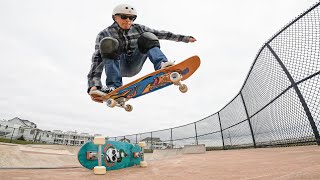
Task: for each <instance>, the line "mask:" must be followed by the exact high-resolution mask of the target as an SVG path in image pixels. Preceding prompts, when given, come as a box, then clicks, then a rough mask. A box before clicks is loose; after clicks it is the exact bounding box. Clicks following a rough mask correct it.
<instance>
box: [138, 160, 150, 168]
mask: <svg viewBox="0 0 320 180" xmlns="http://www.w3.org/2000/svg"><path fill="white" fill-rule="evenodd" d="M147 166H148V163H147V162H145V161H141V162H140V167H147Z"/></svg>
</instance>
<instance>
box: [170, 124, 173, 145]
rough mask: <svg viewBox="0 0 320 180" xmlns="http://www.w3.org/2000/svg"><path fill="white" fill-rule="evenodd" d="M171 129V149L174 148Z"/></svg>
mask: <svg viewBox="0 0 320 180" xmlns="http://www.w3.org/2000/svg"><path fill="white" fill-rule="evenodd" d="M170 131H171V132H170V133H171V137H170V143H171V149H173V140H172V128H170Z"/></svg>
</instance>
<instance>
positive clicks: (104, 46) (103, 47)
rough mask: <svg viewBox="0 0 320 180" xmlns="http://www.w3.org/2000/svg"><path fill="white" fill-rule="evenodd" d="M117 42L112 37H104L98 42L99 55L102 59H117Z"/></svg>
mask: <svg viewBox="0 0 320 180" xmlns="http://www.w3.org/2000/svg"><path fill="white" fill-rule="evenodd" d="M118 51H119V41H118V40H117V39H115V38H112V37H105V38H103V39H102V40H101V41H100V53H101V57H103V58H110V59H117V57H118Z"/></svg>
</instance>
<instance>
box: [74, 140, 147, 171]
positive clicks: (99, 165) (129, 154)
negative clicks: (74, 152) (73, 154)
mask: <svg viewBox="0 0 320 180" xmlns="http://www.w3.org/2000/svg"><path fill="white" fill-rule="evenodd" d="M144 146H145V143H144V142H141V143H139V144H137V145H133V144H130V143H126V142H119V141H107V140H105V138H104V137H95V138H94V141H89V142H87V143H85V144H84V145H83V146H82V147H81V148H80V150H79V152H78V160H79V162H80V164H81V165H82V166H83V167H85V168H87V169H90V170H94V173H95V174H105V173H106V171H109V170H117V169H122V168H127V167H131V166H137V165H140V166H141V167H146V166H147V163H146V162H145V161H144V149H143V148H144Z"/></svg>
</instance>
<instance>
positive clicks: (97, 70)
mask: <svg viewBox="0 0 320 180" xmlns="http://www.w3.org/2000/svg"><path fill="white" fill-rule="evenodd" d="M103 38H104V35H103V33H99V34H98V36H97V38H96V42H95V51H94V53H93V55H92V60H91V68H90V71H89V74H88V76H87V78H88V90H87V92H88V93H89V91H90V88H91V87H93V86H97V87H102V83H101V74H102V71H103V62H102V58H101V54H100V49H99V48H100V47H99V46H100V41H101V39H103Z"/></svg>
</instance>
